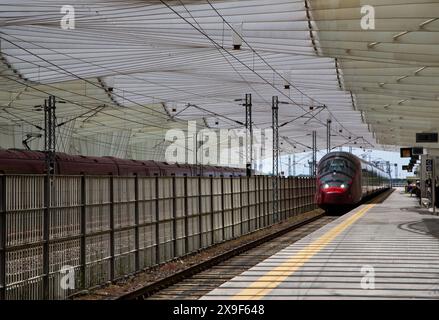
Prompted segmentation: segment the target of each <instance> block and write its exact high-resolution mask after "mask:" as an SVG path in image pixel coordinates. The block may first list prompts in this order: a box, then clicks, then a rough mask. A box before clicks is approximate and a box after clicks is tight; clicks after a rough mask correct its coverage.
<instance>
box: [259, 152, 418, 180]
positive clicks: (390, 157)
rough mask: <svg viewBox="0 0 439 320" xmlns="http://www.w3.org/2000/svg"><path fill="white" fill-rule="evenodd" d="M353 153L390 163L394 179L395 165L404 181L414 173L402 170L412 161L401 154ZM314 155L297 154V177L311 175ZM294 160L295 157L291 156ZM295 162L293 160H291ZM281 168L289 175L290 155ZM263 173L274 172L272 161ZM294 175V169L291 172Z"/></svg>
mask: <svg viewBox="0 0 439 320" xmlns="http://www.w3.org/2000/svg"><path fill="white" fill-rule="evenodd" d="M343 151H349V149H348V148H344V149H343ZM352 153H353V154H355V155H356V156H358V157H360V158H363V159H365V160H366V161H369V159H370V160H371V161H390V164H391V171H392V178H394V177H395V166H394V164H395V163H396V164H398V170H397V171H398V178H400V179H403V178H406V177H407V176H412V175H413V174H412V173H407V172H406V171H403V170H402V166H403V165H407V164H408V163H409V161H410V159H406V158H401V157H400V154H399V152H388V151H380V150H367V151H364V150H362V149H353V150H352ZM325 154H326V150H322V151H319V152H318V153H317V161H320V159H321V158H322V157H323V156H324V155H325ZM311 157H312V153H311V152H307V153H296V161H297V164H296V175H301V174H309V165H308V161H311ZM291 158H292V159H293V157H292V156H291ZM291 161H293V160H291ZM281 163H282V165H281V167H279V171H280V172H282V171H283V172H285V175H288V155H286V156H282V157H281ZM263 166H264V167H263V171H264V172H265V173H270V172H271V171H272V161H271V159H267V160H265V161H264V163H263ZM291 171H292V174H293V169H292V170H291Z"/></svg>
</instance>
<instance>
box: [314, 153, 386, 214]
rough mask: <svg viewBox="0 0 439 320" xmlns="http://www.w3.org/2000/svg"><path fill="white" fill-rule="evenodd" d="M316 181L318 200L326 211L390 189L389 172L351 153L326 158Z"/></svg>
mask: <svg viewBox="0 0 439 320" xmlns="http://www.w3.org/2000/svg"><path fill="white" fill-rule="evenodd" d="M316 181H317V192H316V201H317V204H318V205H319V206H320V207H321V208H324V209H329V208H335V207H340V208H341V207H345V206H351V205H355V204H357V203H359V202H360V201H361V200H363V199H364V198H365V197H367V196H371V195H374V194H376V193H379V192H381V191H383V190H385V189H388V188H389V187H390V178H389V175H388V174H387V173H385V172H384V171H383V170H381V169H380V168H378V167H376V166H375V165H373V164H371V163H369V162H366V161H364V160H362V159H360V158H358V157H356V156H355V155H353V154H351V153H348V152H331V153H328V154H327V155H326V156H324V157H323V158H322V159H321V160H320V162H319V165H318V171H317V179H316Z"/></svg>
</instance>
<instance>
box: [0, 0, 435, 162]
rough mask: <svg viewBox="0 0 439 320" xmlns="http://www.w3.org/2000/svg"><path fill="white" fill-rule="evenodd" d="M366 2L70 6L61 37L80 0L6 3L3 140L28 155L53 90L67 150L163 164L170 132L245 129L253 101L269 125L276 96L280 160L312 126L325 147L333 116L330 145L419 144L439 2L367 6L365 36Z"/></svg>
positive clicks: (259, 120) (2, 4) (430, 121)
mask: <svg viewBox="0 0 439 320" xmlns="http://www.w3.org/2000/svg"><path fill="white" fill-rule="evenodd" d="M360 3H361V2H359V1H353V0H352V1H351V0H346V1H329V0H317V1H316V0H313V1H306V2H304V1H303V0H300V1H299V0H297V1H296V0H288V1H287V0H283V1H282V0H271V1H268V0H240V1H213V0H211V1H207V0H203V1H183V0H181V1H133V0H129V1H109V0H107V1H90V0H87V1H75V2H74V8H75V15H76V19H75V29H74V30H63V29H62V28H61V26H60V20H61V18H62V17H63V15H64V14H62V13H60V8H61V7H62V5H71V1H54V0H46V1H30V0H27V1H26V0H18V1H17V0H14V1H12V0H0V40H1V47H0V49H1V52H0V54H1V57H2V60H1V65H0V70H1V77H0V85H1V88H2V89H1V91H0V108H2V110H3V111H2V113H1V117H0V142H1V143H0V145H1V146H2V147H22V140H23V136H25V135H26V134H27V133H29V132H37V131H38V130H39V129H38V128H36V127H35V125H36V126H41V123H42V114H41V112H38V111H35V110H34V108H33V107H34V106H35V105H39V104H42V103H43V101H44V99H45V98H46V97H47V96H48V95H49V94H51V95H55V96H57V97H58V98H59V99H60V100H63V101H65V102H66V103H64V104H59V105H58V108H57V114H58V118H59V119H61V120H59V122H65V123H66V124H65V125H63V126H61V127H60V128H59V131H60V133H59V137H60V139H62V141H59V143H58V145H59V146H60V147H61V151H66V152H71V153H82V154H94V155H115V156H120V157H132V158H140V159H156V160H162V159H163V158H164V151H165V149H166V146H167V145H168V143H166V142H164V137H165V134H166V132H167V130H169V129H171V128H182V129H185V128H186V127H187V121H189V120H196V121H197V124H198V126H199V127H200V128H203V127H204V128H206V127H207V128H212V129H220V128H242V123H243V122H244V118H245V112H244V107H243V106H242V101H237V100H238V99H243V98H244V96H245V94H246V93H252V95H253V121H254V126H255V127H256V128H261V129H263V128H269V127H271V121H272V111H271V100H272V99H271V98H272V96H278V97H279V100H280V101H281V104H280V110H279V114H280V124H281V125H282V124H284V125H283V126H282V127H281V129H280V134H281V136H282V137H283V139H282V141H281V143H282V145H281V148H282V151H283V152H302V151H304V150H306V151H309V148H310V146H311V141H312V139H311V137H310V134H311V132H312V131H313V130H316V131H317V136H318V138H317V142H318V147H319V149H324V148H326V121H327V119H331V120H332V126H331V129H332V137H331V138H332V143H331V146H332V147H334V148H335V147H338V146H356V147H358V146H363V147H364V148H373V149H386V150H392V149H394V148H395V147H394V146H397V145H404V144H414V143H413V139H414V132H417V131H419V130H424V129H431V130H433V129H435V130H437V126H438V125H437V123H438V122H437V121H436V119H435V117H437V116H438V115H437V111H436V110H435V109H434V108H436V107H439V100H438V96H437V92H435V91H434V88H435V87H436V88H437V84H438V81H439V80H438V77H437V76H438V73H439V71H438V70H439V69H438V67H439V58H438V51H439V49H438V42H439V41H438V40H439V39H438V33H437V31H438V29H439V21H437V20H434V21H431V22H429V23H427V24H425V25H423V26H422V27H420V25H422V24H423V23H425V22H426V21H428V20H429V19H433V18H434V17H435V16H436V17H438V16H439V11H438V10H439V6H438V4H437V3H436V2H434V1H422V0H411V1H407V0H380V1H368V4H370V5H374V6H376V15H377V21H376V29H375V30H369V31H365V30H361V28H360V20H361V7H360ZM305 4H306V5H307V6H308V10H307V8H306V6H305ZM414 4H416V6H415V7H414ZM405 31H409V32H407V33H405V34H404V35H402V36H399V37H397V38H396V40H395V39H394V36H395V35H397V34H399V33H401V32H405ZM435 31H436V32H435ZM237 34H239V36H237ZM234 39H235V42H234ZM240 42H242V45H241V47H240V50H234V44H237V43H240ZM235 49H236V48H235ZM286 85H287V86H286ZM286 88H287V89H286ZM375 138H376V139H375ZM38 144H39V145H38ZM41 144H42V141H39V140H38V139H35V140H34V141H33V143H32V144H31V145H32V147H33V148H38V147H41Z"/></svg>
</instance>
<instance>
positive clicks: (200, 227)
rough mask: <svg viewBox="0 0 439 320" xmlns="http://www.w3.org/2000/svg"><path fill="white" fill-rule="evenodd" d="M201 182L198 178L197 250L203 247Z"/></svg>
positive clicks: (199, 177)
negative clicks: (198, 241) (198, 236)
mask: <svg viewBox="0 0 439 320" xmlns="http://www.w3.org/2000/svg"><path fill="white" fill-rule="evenodd" d="M201 181H202V180H201V176H198V233H199V234H200V245H199V247H198V249H201V248H202V247H203V200H202V192H201V191H202V188H201ZM212 232H213V231H212Z"/></svg>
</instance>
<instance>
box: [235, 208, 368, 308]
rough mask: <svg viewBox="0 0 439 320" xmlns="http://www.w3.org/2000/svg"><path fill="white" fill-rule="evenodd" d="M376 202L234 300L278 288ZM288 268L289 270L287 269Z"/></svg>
mask: <svg viewBox="0 0 439 320" xmlns="http://www.w3.org/2000/svg"><path fill="white" fill-rule="evenodd" d="M375 205H376V204H368V205H366V206H365V207H364V208H362V209H361V210H359V211H358V212H357V213H355V214H353V215H352V216H350V217H349V218H347V219H346V220H344V221H343V222H342V223H340V224H338V225H337V226H335V227H334V228H332V229H331V230H329V231H328V232H327V233H325V234H324V235H323V236H321V237H320V238H318V239H317V240H315V241H314V242H312V243H311V244H309V245H307V246H306V247H305V248H303V249H301V250H300V251H299V252H297V253H296V254H295V255H294V256H292V257H291V258H290V259H288V260H287V261H285V262H284V263H282V264H281V265H279V266H277V267H276V268H274V269H273V270H270V271H269V272H267V273H266V274H265V275H263V276H261V277H260V278H259V279H258V280H256V281H255V282H252V283H251V284H250V286H249V287H247V288H245V289H242V290H241V291H240V292H239V293H237V294H236V295H235V296H233V298H232V299H233V300H244V299H245V300H251V299H261V298H263V297H264V296H265V295H267V293H269V292H270V291H271V290H272V289H274V288H276V287H277V286H278V285H279V284H280V283H282V282H283V281H284V280H285V279H286V278H287V277H289V276H291V275H292V274H293V273H294V272H296V271H297V270H298V269H299V268H300V267H301V266H303V265H304V264H305V263H306V262H307V261H308V260H309V259H311V258H312V257H313V256H314V255H315V254H317V253H318V252H319V251H321V250H322V249H323V248H325V247H326V246H327V245H328V244H329V243H330V242H331V241H332V240H334V238H335V237H337V236H338V235H339V234H340V233H342V232H343V231H344V230H345V229H346V228H347V227H349V226H350V225H352V224H353V223H354V222H355V221H357V220H358V219H360V218H361V217H362V216H363V215H364V214H365V213H366V212H367V211H369V210H370V209H372V208H373V207H374V206H375ZM285 270H287V271H285Z"/></svg>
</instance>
